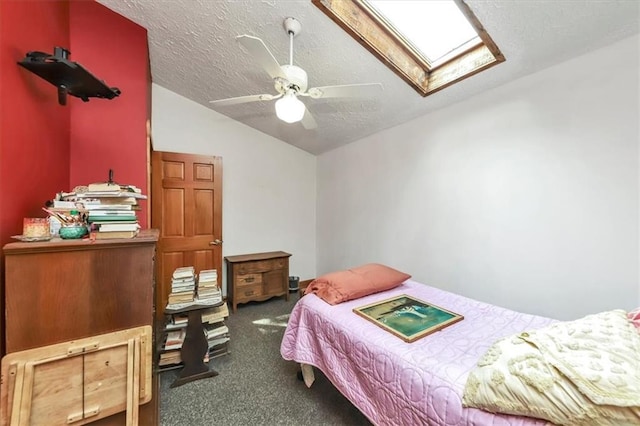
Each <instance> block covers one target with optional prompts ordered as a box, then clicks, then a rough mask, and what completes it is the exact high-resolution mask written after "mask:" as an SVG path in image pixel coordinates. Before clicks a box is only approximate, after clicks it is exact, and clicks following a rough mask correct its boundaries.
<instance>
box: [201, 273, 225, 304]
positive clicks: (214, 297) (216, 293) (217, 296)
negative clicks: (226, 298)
mask: <svg viewBox="0 0 640 426" xmlns="http://www.w3.org/2000/svg"><path fill="white" fill-rule="evenodd" d="M197 293H198V302H199V303H201V304H204V305H214V304H216V303H220V302H222V292H221V291H220V287H218V271H217V270H215V269H204V270H202V271H200V273H199V274H198V290H197Z"/></svg>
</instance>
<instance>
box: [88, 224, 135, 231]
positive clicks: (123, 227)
mask: <svg viewBox="0 0 640 426" xmlns="http://www.w3.org/2000/svg"><path fill="white" fill-rule="evenodd" d="M94 225H95V227H96V229H97V230H98V231H100V232H113V231H137V230H138V229H140V224H139V223H137V222H133V223H128V222H127V223H122V222H118V223H99V224H95V223H94Z"/></svg>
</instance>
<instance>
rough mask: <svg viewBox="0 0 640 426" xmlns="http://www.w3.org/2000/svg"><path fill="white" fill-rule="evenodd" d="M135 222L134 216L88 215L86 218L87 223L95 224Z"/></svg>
mask: <svg viewBox="0 0 640 426" xmlns="http://www.w3.org/2000/svg"><path fill="white" fill-rule="evenodd" d="M134 220H136V219H135V215H134V216H131V215H127V216H125V215H116V214H101V215H94V216H91V215H89V216H88V217H87V222H89V223H95V222H132V221H134Z"/></svg>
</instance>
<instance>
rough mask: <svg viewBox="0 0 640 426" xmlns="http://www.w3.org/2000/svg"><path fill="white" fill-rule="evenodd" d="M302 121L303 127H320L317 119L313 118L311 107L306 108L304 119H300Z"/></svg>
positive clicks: (308, 128) (311, 128) (309, 128)
mask: <svg viewBox="0 0 640 426" xmlns="http://www.w3.org/2000/svg"><path fill="white" fill-rule="evenodd" d="M300 123H301V124H302V127H304V128H305V129H307V130H313V129H315V128H316V127H318V123H316V120H315V119H314V118H313V115H311V112H310V111H309V108H305V110H304V116H303V117H302V120H300Z"/></svg>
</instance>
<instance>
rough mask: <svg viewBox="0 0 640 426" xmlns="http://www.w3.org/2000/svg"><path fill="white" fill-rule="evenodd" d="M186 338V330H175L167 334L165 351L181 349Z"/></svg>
mask: <svg viewBox="0 0 640 426" xmlns="http://www.w3.org/2000/svg"><path fill="white" fill-rule="evenodd" d="M185 336H186V329H184V328H181V329H179V330H173V331H169V332H167V339H166V340H165V342H164V349H165V350H170V349H180V348H182V343H183V342H184V338H185Z"/></svg>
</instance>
